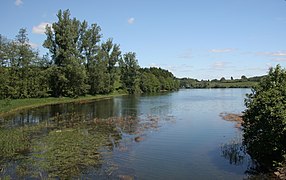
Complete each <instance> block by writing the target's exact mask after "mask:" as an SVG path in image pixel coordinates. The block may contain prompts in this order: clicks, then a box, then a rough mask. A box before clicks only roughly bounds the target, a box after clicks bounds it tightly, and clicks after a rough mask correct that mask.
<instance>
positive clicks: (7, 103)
mask: <svg viewBox="0 0 286 180" xmlns="http://www.w3.org/2000/svg"><path fill="white" fill-rule="evenodd" d="M120 95H125V94H124V93H118V92H115V93H112V94H108V95H96V96H91V95H87V96H82V97H78V98H69V97H61V98H54V97H49V98H29V99H5V100H0V115H1V114H4V113H10V112H14V111H17V110H22V109H27V108H35V107H39V106H45V105H50V104H61V103H70V102H86V101H90V100H95V99H105V98H111V97H114V96H120Z"/></svg>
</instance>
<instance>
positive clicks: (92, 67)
mask: <svg viewBox="0 0 286 180" xmlns="http://www.w3.org/2000/svg"><path fill="white" fill-rule="evenodd" d="M57 17H58V21H57V22H55V23H53V24H52V25H51V26H47V27H46V32H45V33H46V36H47V38H46V40H45V41H44V43H43V46H44V47H45V48H47V49H48V50H49V53H47V54H46V55H45V56H44V57H40V56H39V52H37V51H35V50H34V49H33V48H32V47H31V45H30V42H29V39H28V35H27V31H26V29H20V31H19V34H18V35H16V38H15V39H14V40H9V39H7V38H5V37H4V36H3V35H0V82H1V83H0V100H1V99H2V101H3V100H5V101H7V102H9V99H25V98H46V97H71V98H76V97H79V96H86V95H99V94H110V93H113V92H120V93H124V92H128V93H130V94H134V93H145V92H160V91H169V90H176V89H178V88H179V83H178V81H177V80H176V78H175V77H174V76H173V74H172V73H170V72H168V71H167V70H163V69H161V68H144V69H142V68H140V66H139V64H138V60H137V58H136V54H135V53H134V52H127V53H125V54H123V53H122V52H121V50H120V46H119V44H116V43H114V42H113V39H112V38H109V39H107V40H105V41H102V37H103V35H102V34H101V28H100V26H98V25H97V24H95V23H94V24H91V25H89V24H88V23H87V22H86V21H79V20H78V19H76V18H71V17H70V11H69V10H65V11H62V10H59V12H58V14H57ZM149 79H151V81H150V82H149V81H147V80H149ZM7 99H8V100H7ZM3 103H4V102H1V104H3Z"/></svg>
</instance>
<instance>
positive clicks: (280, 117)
mask: <svg viewBox="0 0 286 180" xmlns="http://www.w3.org/2000/svg"><path fill="white" fill-rule="evenodd" d="M245 105H246V107H247V110H246V111H245V115H244V124H243V126H244V143H245V144H246V146H247V150H248V152H249V154H250V155H251V156H252V157H253V158H254V159H256V160H257V161H258V162H259V163H260V164H261V165H262V166H266V167H271V166H272V164H273V162H282V161H285V158H283V156H285V154H286V140H285V139H286V129H285V127H286V70H285V69H282V68H281V67H280V66H279V65H278V66H276V68H271V69H270V71H269V74H268V76H266V77H265V78H263V79H262V80H261V82H260V83H259V84H258V86H257V87H255V88H254V89H253V90H252V93H251V94H248V95H247V99H246V100H245Z"/></svg>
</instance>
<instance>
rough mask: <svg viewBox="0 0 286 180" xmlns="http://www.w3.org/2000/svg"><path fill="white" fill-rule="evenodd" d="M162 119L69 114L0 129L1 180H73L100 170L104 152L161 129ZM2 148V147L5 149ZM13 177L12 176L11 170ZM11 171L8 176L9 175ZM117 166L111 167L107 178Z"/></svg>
mask: <svg viewBox="0 0 286 180" xmlns="http://www.w3.org/2000/svg"><path fill="white" fill-rule="evenodd" d="M158 122H159V118H158V117H155V116H150V117H149V116H148V117H147V118H146V119H145V120H140V119H138V118H136V117H132V116H128V117H113V118H108V119H93V120H87V118H86V117H83V116H81V115H78V114H75V113H70V114H63V115H60V114H58V115H56V116H55V117H54V118H52V119H50V120H47V121H45V122H41V123H39V124H37V125H25V126H22V127H11V128H5V129H4V128H0V137H1V138H0V144H1V146H0V163H1V164H0V179H1V178H2V179H3V178H4V177H9V175H13V176H15V177H18V178H39V179H47V178H59V179H71V178H77V177H80V176H81V175H83V174H84V173H85V172H86V171H88V169H90V168H95V169H100V168H101V165H102V164H104V163H103V154H102V153H104V152H103V151H110V152H111V151H112V149H113V148H114V147H117V146H119V141H120V140H121V139H122V135H123V134H129V135H131V136H138V134H142V133H143V132H144V131H145V130H148V129H150V128H151V129H157V128H158ZM2 144H3V146H2ZM13 167H16V168H14V170H13V171H12V172H13V173H12V174H11V169H13ZM6 169H9V171H10V172H9V173H6V172H8V171H6ZM114 169H117V166H115V165H112V166H110V169H108V170H109V171H108V174H112V173H113V171H114Z"/></svg>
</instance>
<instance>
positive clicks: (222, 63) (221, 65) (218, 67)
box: [211, 61, 228, 70]
mask: <svg viewBox="0 0 286 180" xmlns="http://www.w3.org/2000/svg"><path fill="white" fill-rule="evenodd" d="M227 64H228V62H225V61H216V62H214V63H213V64H212V65H211V69H215V70H222V69H224V68H226V65H227Z"/></svg>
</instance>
